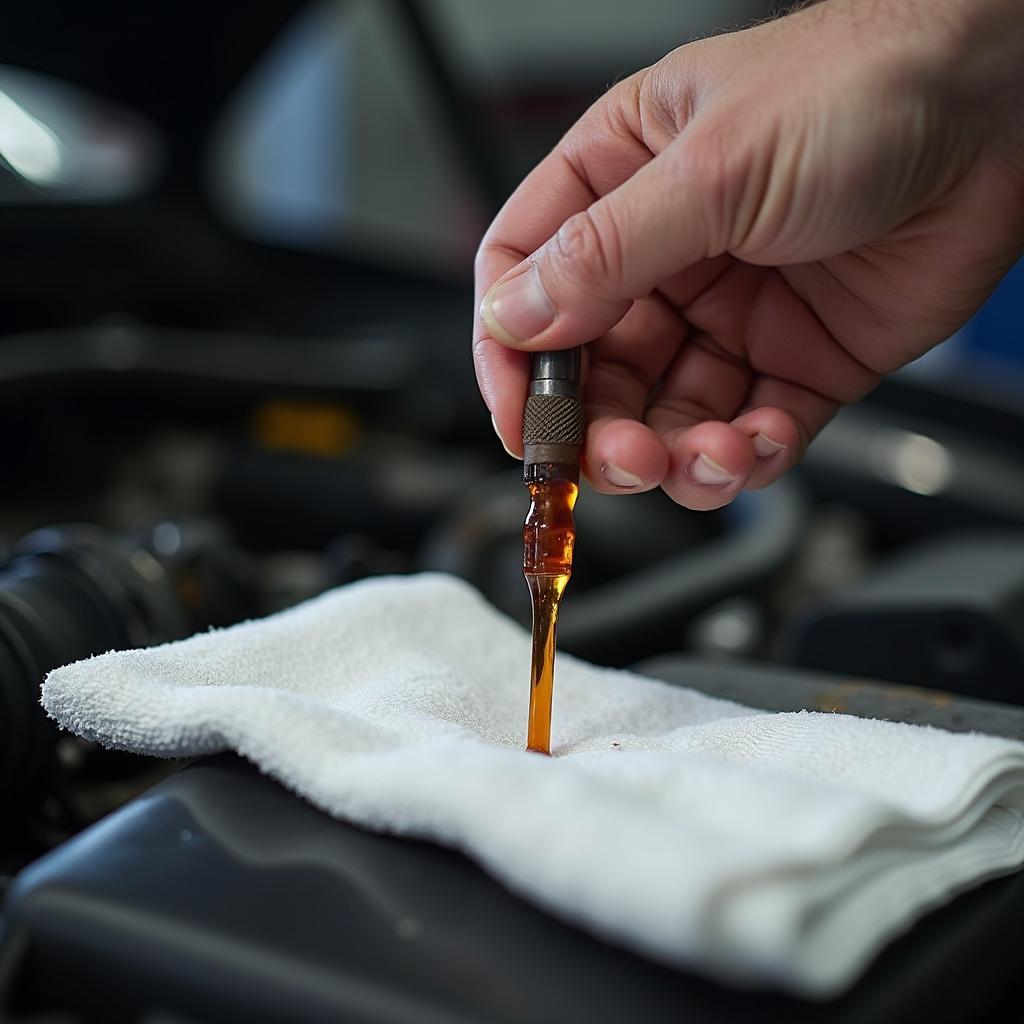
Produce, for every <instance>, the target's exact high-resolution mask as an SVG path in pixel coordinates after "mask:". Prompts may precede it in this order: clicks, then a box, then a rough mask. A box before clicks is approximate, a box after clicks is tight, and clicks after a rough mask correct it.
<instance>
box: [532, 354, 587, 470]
mask: <svg viewBox="0 0 1024 1024" xmlns="http://www.w3.org/2000/svg"><path fill="white" fill-rule="evenodd" d="M581 362H582V360H581V352H580V350H579V349H578V348H573V349H561V350H559V351H556V352H534V353H533V355H532V356H531V357H530V383H529V386H528V388H527V393H526V394H527V397H526V405H525V406H524V408H523V476H524V479H526V480H527V481H529V480H531V479H537V477H536V470H535V469H533V468H531V467H545V466H546V467H548V468H547V469H544V470H543V472H544V473H545V474H549V473H554V474H555V476H553V477H551V479H572V480H577V479H579V468H580V449H581V448H582V447H583V435H584V431H585V424H584V420H583V402H582V401H581V399H580V366H581Z"/></svg>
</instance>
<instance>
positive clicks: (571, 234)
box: [552, 203, 623, 289]
mask: <svg viewBox="0 0 1024 1024" xmlns="http://www.w3.org/2000/svg"><path fill="white" fill-rule="evenodd" d="M553 241H554V245H553V247H552V255H553V256H554V257H555V262H556V264H557V265H558V267H559V269H560V270H561V272H562V273H564V274H565V275H566V276H567V277H569V278H571V279H572V280H573V281H575V282H576V283H578V284H582V285H592V284H600V285H601V287H602V288H609V287H611V288H613V289H614V287H615V285H616V284H617V283H619V282H621V280H622V268H623V256H622V236H621V232H620V231H619V229H618V226H617V225H616V223H615V219H614V217H613V216H612V215H611V213H610V211H609V209H608V207H607V206H606V205H602V204H600V203H596V204H594V206H592V207H590V209H588V210H583V211H582V212H581V213H577V214H575V215H574V216H572V217H570V218H569V219H568V220H567V221H566V222H565V223H564V224H563V225H562V227H561V228H560V229H559V231H558V234H557V235H555V238H554V240H553Z"/></svg>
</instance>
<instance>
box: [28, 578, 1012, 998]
mask: <svg viewBox="0 0 1024 1024" xmlns="http://www.w3.org/2000/svg"><path fill="white" fill-rule="evenodd" d="M529 655H530V647H529V638H528V637H527V635H526V634H525V633H524V631H523V630H522V629H520V627H519V626H518V625H516V624H515V623H513V622H511V621H509V620H508V619H506V618H504V617H503V616H502V615H500V614H499V613H498V612H496V611H495V610H494V609H492V608H491V607H490V606H488V605H487V604H486V603H485V602H484V600H483V599H482V598H481V597H480V596H479V595H478V594H477V593H476V592H475V591H473V590H472V589H471V588H470V587H469V586H467V585H466V584H464V583H462V582H459V581H457V580H455V579H452V578H449V577H444V576H438V575H424V576H414V577H409V578H404V579H399V578H394V577H392V578H386V579H379V580H370V581H367V582H364V583H358V584H355V585H352V586H348V587H344V588H342V589H339V590H335V591H332V592H330V593H327V594H325V595H323V596H321V597H318V598H316V599H314V600H312V601H308V602H307V603H305V604H303V605H300V606H299V607H297V608H294V609H291V610H289V611H286V612H282V613H280V614H278V615H274V616H271V617H270V618H267V619H264V620H262V621H257V622H247V623H244V624H242V625H239V626H234V627H232V628H230V629H224V630H220V631H216V632H209V633H205V634H201V635H198V636H195V637H192V638H191V639H189V640H184V641H181V642H179V643H173V644H167V645H165V646H163V647H156V648H152V649H149V650H137V651H123V652H119V653H117V652H113V653H109V654H104V655H101V656H99V657H96V658H92V659H90V660H87V661H81V662H78V663H76V664H74V665H69V666H66V667H64V668H61V669H58V670H56V671H55V672H52V673H51V674H50V676H49V678H48V679H47V681H46V683H45V685H44V687H43V704H44V705H45V707H46V708H47V710H48V711H49V712H50V714H51V715H52V716H53V717H54V718H56V719H57V721H58V722H60V723H61V724H62V725H63V726H65V727H67V728H68V729H70V730H72V731H74V732H76V733H78V734H80V735H82V736H85V737H87V738H89V739H93V740H98V741H100V742H101V743H104V744H106V745H108V746H112V747H118V748H122V749H126V750H134V751H139V752H142V753H146V754H155V755H157V756H174V757H181V756H191V755H197V754H208V753H213V752H215V751H223V750H235V751H237V752H239V753H240V754H242V755H244V756H245V757H247V758H249V759H250V760H251V761H254V762H255V763H256V764H257V765H259V766H260V768H261V769H263V770H264V771H265V772H267V773H268V774H270V775H272V776H273V777H275V778H276V779H278V780H280V781H281V782H282V783H284V784H285V785H286V786H289V787H291V788H292V789H293V790H295V791H296V792H298V793H300V794H302V795H303V796H305V797H306V798H308V799H309V800H310V801H311V802H312V803H314V804H316V805H318V806H319V807H321V808H323V809H324V810H326V811H328V812H330V813H331V814H334V815H337V816H338V817H342V818H346V819H348V820H349V821H353V822H356V823H359V824H362V825H364V826H368V827H370V828H373V829H381V830H385V831H388V832H394V833H399V834H402V835H409V836H417V837H423V838H427V839H433V840H436V841H437V842H440V843H444V844H447V845H450V846H454V847H458V848H459V849H461V850H464V851H465V852H466V853H467V854H468V855H469V856H471V857H473V858H474V859H475V860H477V861H479V862H480V863H481V864H482V865H484V866H485V867H486V868H487V869H488V870H489V871H490V872H492V873H493V874H494V875H495V876H496V877H497V878H499V879H500V880H501V881H502V882H503V883H505V884H506V885H507V886H508V887H509V888H510V889H512V890H514V891H515V892H516V893H518V894H520V895H521V896H522V897H523V898H525V899H528V900H532V901H534V902H535V903H537V904H539V905H540V906H542V907H545V908H547V909H548V910H549V911H550V912H552V913H553V914H556V915H558V916H559V917H562V918H564V919H566V920H568V921H571V922H574V923H576V924H577V925H581V926H583V927H586V928H589V929H590V930H592V931H593V932H595V933H597V934H599V935H601V936H603V937H605V938H607V939H609V940H611V941H615V942H619V943H621V944H622V945H624V946H628V947H630V948H632V949H634V950H637V951H640V952H643V953H646V954H647V955H649V956H652V957H655V958H657V959H659V960H662V961H667V962H669V963H673V964H677V965H685V966H688V967H691V968H695V969H699V970H704V971H706V972H709V973H711V974H713V975H715V976H717V977H719V978H724V979H726V980H730V981H734V982H739V983H743V984H755V985H767V986H770V987H777V988H784V989H789V990H791V991H795V992H797V993H801V994H804V995H812V996H814V995H817V996H824V995H828V994H831V993H834V992H836V991H838V990H840V989H841V988H843V987H845V986H846V985H848V984H849V983H850V982H851V981H853V980H854V979H855V978H856V976H857V975H858V973H859V972H861V971H862V970H863V968H864V967H865V966H866V965H867V963H868V962H869V961H870V959H871V957H872V956H873V955H874V954H875V953H876V952H877V951H878V950H879V949H880V948H881V947H882V945H883V944H884V943H885V942H886V940H888V939H889V938H891V937H892V936H893V935H895V934H896V933H898V932H900V931H901V930H903V929H906V928H907V927H908V926H909V925H910V924H911V923H912V922H913V921H914V920H915V919H917V918H919V917H920V916H921V915H922V914H923V913H924V912H925V911H927V910H928V909H929V908H931V907H934V906H936V905H937V904H940V903H942V902H944V901H946V900H948V899H949V898H950V897H952V896H953V895H954V894H955V893H956V892H958V891H961V890H963V889H964V888H966V887H968V886H970V885H974V884H976V883H978V882H980V881H981V880H982V879H985V878H989V877H992V876H994V875H997V874H1001V873H1005V872H1008V871H1010V870H1012V869H1014V868H1016V867H1018V866H1019V865H1020V864H1021V861H1022V859H1024V807H1022V804H1024V799H1022V798H1024V745H1021V744H1018V743H1015V742H1011V741H1009V740H1004V739H996V738H993V737H987V736H979V735H966V736H965V735H954V734H952V733H947V732H944V731H942V730H939V729H932V728H921V727H917V726H910V725H899V724H893V723H889V722H880V721H865V720H861V719H857V718H850V717H846V716H843V715H838V714H812V713H806V712H803V713H799V714H768V713H766V712H762V711H754V710H751V709H750V708H745V707H742V706H740V705H738V704H733V703H729V702H727V701H720V700H714V699H711V698H709V697H707V696H704V695H702V694H699V693H695V692H693V691H690V690H686V689H683V688H680V687H673V686H669V685H666V684H664V683H659V682H655V681H653V680H648V679H643V678H641V677H639V676H636V675H631V674H630V673H627V672H620V671H611V670H607V669H600V668H596V667H594V666H592V665H588V664H585V663H584V662H581V661H578V660H576V659H573V658H570V657H568V656H564V655H563V656H562V657H561V658H560V661H559V664H558V669H557V673H556V675H557V680H556V687H555V691H556V694H555V720H554V739H555V747H554V754H555V756H553V757H551V758H546V757H543V756H541V755H537V754H528V753H526V752H525V751H524V750H523V746H524V741H525V724H526V723H525V719H526V704H527V696H528V692H527V691H528V682H527V677H528V660H529Z"/></svg>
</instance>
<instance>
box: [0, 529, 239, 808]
mask: <svg viewBox="0 0 1024 1024" xmlns="http://www.w3.org/2000/svg"><path fill="white" fill-rule="evenodd" d="M247 609H249V610H252V602H251V600H249V599H248V596H247V583H246V580H245V578H244V570H243V568H242V567H240V566H239V565H238V564H237V563H236V562H235V560H234V559H233V557H232V554H231V551H230V549H229V548H228V546H227V545H226V543H225V537H224V535H223V533H222V532H221V531H220V530H219V529H217V528H216V527H215V526H213V525H211V524H206V523H202V522H196V523H186V522H171V521H166V522H162V523H158V524H157V525H156V526H154V527H153V528H152V529H150V530H148V531H146V532H144V533H141V534H138V535H130V536H129V535H125V536H118V535H115V534H112V533H109V532H107V531H105V530H103V529H101V528H100V527H97V526H87V525H71V526H59V527H50V528H46V529H42V530H38V531H36V532H35V533H32V534H30V535H29V536H27V537H25V538H24V539H23V540H22V541H21V542H20V543H19V544H17V545H16V547H15V548H14V550H13V552H12V554H11V557H10V558H9V559H8V561H7V564H6V566H5V567H4V568H3V570H2V572H0V798H2V797H4V796H5V795H9V794H11V793H13V792H17V791H19V790H22V789H25V788H27V787H29V786H31V785H32V784H33V783H35V782H38V781H39V780H40V777H41V776H42V775H43V774H44V768H45V766H46V765H47V763H48V760H49V757H50V754H51V752H52V748H53V744H54V740H55V738H56V730H55V729H54V728H53V727H52V725H51V724H50V723H49V722H48V721H47V719H46V716H45V714H44V713H43V711H42V709H41V708H40V707H39V686H40V684H41V683H42V681H43V678H44V677H45V676H46V673H47V672H49V671H50V670H51V669H54V668H56V667H57V666H58V665H64V664H67V663H68V662H72V661H78V660H79V659H81V658H87V657H89V656H90V655H93V654H99V653H101V652H103V651H108V650H111V649H115V648H116V649H121V648H127V647H145V646H149V645H151V644H157V643H162V642H164V641H167V640H173V639H176V638H179V637H183V636H186V635H188V634H189V633H191V632H194V631H195V630H197V629H200V628H202V627H203V626H208V625H221V624H225V623H227V622H232V621H236V620H237V619H238V618H240V617H243V616H244V614H245V613H246V610H247Z"/></svg>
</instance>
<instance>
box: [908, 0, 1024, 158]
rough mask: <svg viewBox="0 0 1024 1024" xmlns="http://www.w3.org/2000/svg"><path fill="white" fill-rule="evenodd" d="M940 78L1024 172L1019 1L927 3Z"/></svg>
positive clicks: (1023, 35)
mask: <svg viewBox="0 0 1024 1024" xmlns="http://www.w3.org/2000/svg"><path fill="white" fill-rule="evenodd" d="M922 16H926V17H930V18H931V19H932V21H933V23H934V34H933V43H934V45H933V55H934V57H935V58H936V60H935V64H934V68H935V71H936V73H937V75H940V76H942V79H943V80H944V81H945V82H946V83H950V84H952V85H953V87H954V88H955V89H956V91H957V92H958V93H959V95H960V98H961V99H962V100H964V101H965V103H966V105H967V108H968V109H970V110H973V111H974V112H975V113H976V114H977V115H978V116H979V118H980V120H981V122H982V123H983V124H985V123H987V126H988V130H989V132H990V135H991V141H992V142H993V143H994V144H995V146H996V147H997V148H999V149H1001V150H1002V151H1003V152H1004V154H1005V155H1007V156H1009V157H1011V158H1012V159H1013V161H1014V163H1016V164H1017V165H1019V166H1022V167H1024V16H1022V11H1021V7H1020V3H1019V0H943V2H942V3H941V4H936V3H932V2H929V3H926V4H925V5H924V7H923V8H922Z"/></svg>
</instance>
